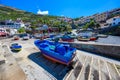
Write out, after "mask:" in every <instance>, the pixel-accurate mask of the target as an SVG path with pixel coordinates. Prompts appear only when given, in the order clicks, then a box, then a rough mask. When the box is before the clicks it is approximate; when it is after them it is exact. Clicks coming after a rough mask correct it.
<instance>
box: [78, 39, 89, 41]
mask: <svg viewBox="0 0 120 80" xmlns="http://www.w3.org/2000/svg"><path fill="white" fill-rule="evenodd" d="M77 40H79V41H89V40H90V38H77Z"/></svg>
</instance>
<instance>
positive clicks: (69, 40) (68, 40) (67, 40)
mask: <svg viewBox="0 0 120 80" xmlns="http://www.w3.org/2000/svg"><path fill="white" fill-rule="evenodd" d="M62 41H66V42H74V39H62Z"/></svg>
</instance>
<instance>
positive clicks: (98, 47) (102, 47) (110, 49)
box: [70, 42, 120, 59]
mask: <svg viewBox="0 0 120 80" xmlns="http://www.w3.org/2000/svg"><path fill="white" fill-rule="evenodd" d="M70 45H71V46H72V47H75V48H77V49H79V50H83V51H87V52H92V53H95V54H99V55H103V56H109V57H112V58H117V59H120V45H114V44H100V43H99V44H98V43H88V42H84V43H82V42H81V43H70Z"/></svg>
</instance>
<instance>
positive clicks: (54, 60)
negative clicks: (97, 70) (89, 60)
mask: <svg viewBox="0 0 120 80" xmlns="http://www.w3.org/2000/svg"><path fill="white" fill-rule="evenodd" d="M75 54H76V53H75ZM75 54H74V55H73V57H72V59H71V60H70V61H69V62H67V63H65V62H63V61H60V60H57V59H55V58H53V57H50V56H48V55H46V54H45V53H42V55H43V56H44V57H45V58H47V59H49V60H51V61H53V62H58V63H61V64H64V65H69V64H70V63H71V62H72V60H73V59H74V57H75Z"/></svg>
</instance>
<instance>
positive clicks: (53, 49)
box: [34, 40, 76, 65]
mask: <svg viewBox="0 0 120 80" xmlns="http://www.w3.org/2000/svg"><path fill="white" fill-rule="evenodd" d="M34 44H35V45H36V46H37V47H38V48H39V49H40V51H41V53H42V54H43V56H45V57H46V58H48V59H50V60H52V61H54V62H58V63H61V64H65V65H69V64H70V62H71V61H72V60H73V58H74V57H75V54H76V48H72V47H70V45H69V44H61V43H58V42H50V41H46V40H42V41H40V40H36V41H35V42H34Z"/></svg>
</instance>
